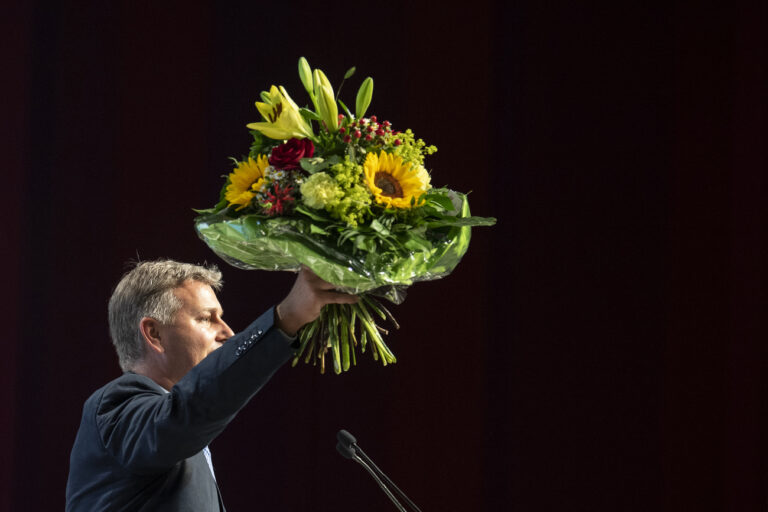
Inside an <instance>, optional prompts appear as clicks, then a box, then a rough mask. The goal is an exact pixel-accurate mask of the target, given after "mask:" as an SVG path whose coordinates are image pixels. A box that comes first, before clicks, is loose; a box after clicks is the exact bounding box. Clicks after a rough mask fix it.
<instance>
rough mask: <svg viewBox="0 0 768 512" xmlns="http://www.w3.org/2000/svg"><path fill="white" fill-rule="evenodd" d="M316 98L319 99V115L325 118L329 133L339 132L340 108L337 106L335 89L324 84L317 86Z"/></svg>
mask: <svg viewBox="0 0 768 512" xmlns="http://www.w3.org/2000/svg"><path fill="white" fill-rule="evenodd" d="M315 96H316V97H317V109H318V114H320V117H322V118H323V121H324V122H325V126H326V127H327V128H328V131H330V132H331V133H335V132H337V131H338V130H339V107H338V106H336V100H335V99H334V97H333V89H331V88H330V87H329V86H327V85H324V84H323V85H319V86H316V87H315Z"/></svg>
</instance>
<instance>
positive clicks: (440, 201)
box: [426, 194, 455, 211]
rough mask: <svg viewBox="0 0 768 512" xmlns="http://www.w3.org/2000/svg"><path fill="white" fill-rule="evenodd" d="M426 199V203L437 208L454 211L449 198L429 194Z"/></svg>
mask: <svg viewBox="0 0 768 512" xmlns="http://www.w3.org/2000/svg"><path fill="white" fill-rule="evenodd" d="M426 199H427V202H428V203H431V204H433V205H436V206H439V207H440V208H442V209H443V210H447V211H453V210H454V209H455V208H454V206H453V201H451V198H450V197H446V196H444V195H440V194H429V195H427V198H426Z"/></svg>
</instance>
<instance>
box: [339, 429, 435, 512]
mask: <svg viewBox="0 0 768 512" xmlns="http://www.w3.org/2000/svg"><path fill="white" fill-rule="evenodd" d="M336 439H337V440H338V443H336V451H338V452H339V453H340V454H341V456H342V457H344V458H347V459H352V460H354V461H356V462H357V463H358V464H360V465H361V466H363V468H365V470H366V471H368V473H370V475H371V476H372V477H373V479H374V480H375V481H376V483H377V484H379V487H381V490H382V491H384V493H385V494H386V495H387V496H388V497H389V499H390V500H392V503H394V504H395V506H396V507H397V508H398V510H400V511H402V512H407V511H406V510H405V508H403V506H402V505H401V504H400V502H399V501H397V498H395V496H394V495H393V494H392V492H391V491H390V490H389V488H388V487H387V486H386V485H385V484H384V482H383V481H382V479H383V480H385V481H386V482H387V483H388V484H389V485H390V486H391V487H392V488H393V489H394V490H395V491H396V492H397V493H398V494H399V495H400V497H402V498H403V499H404V500H405V502H406V503H408V505H409V506H410V507H411V508H412V509H413V510H415V511H416V512H421V509H420V508H419V507H417V506H416V504H415V503H414V502H412V501H411V500H410V499H409V498H408V496H406V495H405V493H404V492H403V491H401V490H400V488H399V487H397V485H395V483H394V482H393V481H392V480H390V479H389V477H388V476H387V475H386V474H384V472H383V471H382V470H380V469H379V468H378V466H376V464H374V463H373V461H372V460H371V459H370V457H368V456H367V455H366V454H365V452H364V451H363V450H362V449H361V448H360V447H359V446H358V445H357V439H355V436H353V435H352V434H350V433H349V432H347V431H346V430H339V431H338V433H337V434H336Z"/></svg>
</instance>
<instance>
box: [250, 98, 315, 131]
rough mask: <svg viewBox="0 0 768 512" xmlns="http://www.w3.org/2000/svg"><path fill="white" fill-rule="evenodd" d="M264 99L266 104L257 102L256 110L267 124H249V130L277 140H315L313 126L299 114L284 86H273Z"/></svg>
mask: <svg viewBox="0 0 768 512" xmlns="http://www.w3.org/2000/svg"><path fill="white" fill-rule="evenodd" d="M264 96H267V97H266V98H265V97H264ZM262 99H264V100H265V103H262V102H260V101H257V102H256V108H257V109H258V110H259V112H260V113H261V116H262V117H263V118H264V119H266V122H261V123H249V124H248V128H250V129H252V130H258V131H260V132H261V133H263V134H264V135H266V136H267V137H269V138H270V139H276V140H286V139H306V138H310V139H311V138H314V135H315V134H314V133H313V132H312V126H310V124H309V123H308V122H307V120H306V119H304V118H303V117H302V115H301V114H300V113H299V107H298V106H297V105H296V103H294V102H293V100H292V99H291V97H290V96H288V92H287V91H286V90H285V89H284V88H283V86H280V88H279V89H278V88H277V87H275V86H274V85H273V86H272V87H271V88H270V89H269V93H268V94H264V95H262Z"/></svg>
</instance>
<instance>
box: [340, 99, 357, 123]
mask: <svg viewBox="0 0 768 512" xmlns="http://www.w3.org/2000/svg"><path fill="white" fill-rule="evenodd" d="M338 102H339V105H341V108H343V109H344V112H346V113H347V116H349V117H350V118H351V119H354V117H355V116H353V115H352V112H350V111H349V109H348V108H347V106H346V105H345V104H344V102H343V101H341V100H338Z"/></svg>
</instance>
